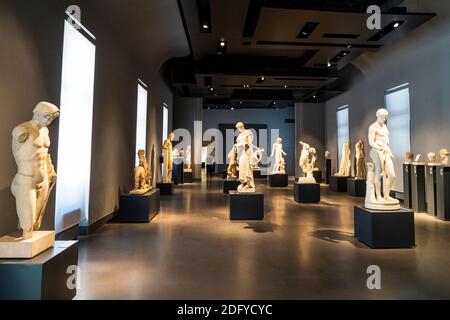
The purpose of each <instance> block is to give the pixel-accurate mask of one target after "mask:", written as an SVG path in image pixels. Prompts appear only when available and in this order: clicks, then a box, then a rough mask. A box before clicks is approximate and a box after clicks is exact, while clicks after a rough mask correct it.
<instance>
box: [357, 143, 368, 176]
mask: <svg viewBox="0 0 450 320" xmlns="http://www.w3.org/2000/svg"><path fill="white" fill-rule="evenodd" d="M355 150H356V155H355V158H356V177H355V179H356V180H366V179H367V170H366V150H365V147H364V141H362V140H359V141H358V142H357V143H356V145H355Z"/></svg>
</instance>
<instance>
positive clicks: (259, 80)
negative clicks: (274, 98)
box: [256, 76, 266, 84]
mask: <svg viewBox="0 0 450 320" xmlns="http://www.w3.org/2000/svg"><path fill="white" fill-rule="evenodd" d="M265 80H266V77H264V76H261V77H259V78H258V79H257V80H256V83H259V84H261V83H264V81H265Z"/></svg>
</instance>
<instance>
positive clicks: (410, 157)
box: [405, 151, 414, 162]
mask: <svg viewBox="0 0 450 320" xmlns="http://www.w3.org/2000/svg"><path fill="white" fill-rule="evenodd" d="M413 158H414V153H412V152H411V151H408V152H406V153H405V159H406V161H407V162H412V161H413Z"/></svg>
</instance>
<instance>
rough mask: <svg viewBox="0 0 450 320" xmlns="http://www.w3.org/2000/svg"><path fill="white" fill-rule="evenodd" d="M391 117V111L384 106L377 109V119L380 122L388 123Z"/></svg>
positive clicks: (382, 123)
mask: <svg viewBox="0 0 450 320" xmlns="http://www.w3.org/2000/svg"><path fill="white" fill-rule="evenodd" d="M388 117H389V112H388V111H387V110H386V109H384V108H382V109H378V111H377V121H378V123H379V124H381V125H384V124H386V123H387V120H388Z"/></svg>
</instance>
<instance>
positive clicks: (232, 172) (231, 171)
mask: <svg viewBox="0 0 450 320" xmlns="http://www.w3.org/2000/svg"><path fill="white" fill-rule="evenodd" d="M228 159H229V160H230V164H229V165H228V169H227V179H228V180H234V179H237V165H238V149H237V148H236V147H233V149H231V151H230V153H228Z"/></svg>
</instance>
